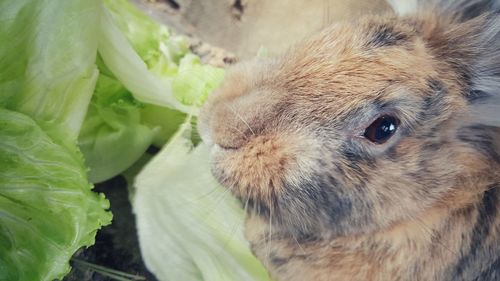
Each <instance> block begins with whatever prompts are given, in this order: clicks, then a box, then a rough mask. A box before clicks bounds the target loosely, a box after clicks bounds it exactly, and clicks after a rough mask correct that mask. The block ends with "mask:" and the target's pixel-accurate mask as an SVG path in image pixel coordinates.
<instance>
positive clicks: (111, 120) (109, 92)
mask: <svg viewBox="0 0 500 281" xmlns="http://www.w3.org/2000/svg"><path fill="white" fill-rule="evenodd" d="M100 69H102V70H101V74H100V75H99V79H98V81H97V85H96V89H95V92H94V95H93V97H92V100H91V103H90V106H89V110H88V112H87V116H86V118H85V122H84V124H83V127H82V129H81V131H80V135H79V137H78V144H79V146H80V149H81V151H82V153H83V154H84V156H85V163H86V164H87V166H88V167H90V171H89V179H90V181H91V182H94V183H97V182H102V181H104V180H107V179H110V178H112V177H114V176H116V175H118V174H120V173H121V172H123V171H124V170H125V169H127V168H128V167H129V166H131V165H132V164H133V163H134V162H135V161H137V159H139V157H141V155H142V154H143V153H144V152H145V151H146V150H147V148H148V147H149V146H150V145H151V143H152V142H153V138H154V136H155V135H156V132H157V131H158V130H159V128H154V127H150V126H146V125H144V124H142V122H141V110H142V108H143V107H144V106H143V105H142V104H141V103H139V102H138V101H137V100H135V99H134V98H133V97H132V95H131V94H130V92H129V91H128V90H127V89H126V88H125V87H124V86H123V85H122V84H121V83H120V82H119V81H118V80H116V79H115V78H114V77H113V76H112V74H107V71H106V69H105V68H104V67H103V66H100Z"/></svg>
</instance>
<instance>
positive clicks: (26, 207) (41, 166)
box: [0, 0, 111, 281]
mask: <svg viewBox="0 0 500 281" xmlns="http://www.w3.org/2000/svg"><path fill="white" fill-rule="evenodd" d="M101 9H102V8H101V5H100V2H99V1H97V0H79V1H78V0H74V1H51V0H16V1H14V0H9V1H0V23H1V24H0V44H1V47H0V58H1V59H0V280H9V281H10V280H54V279H56V278H62V276H64V274H65V273H66V272H68V270H69V265H68V261H69V259H70V257H71V256H72V255H73V253H74V252H75V251H76V250H77V249H78V248H80V247H82V246H88V245H91V244H93V241H94V236H95V233H96V231H97V229H99V228H100V227H101V226H102V225H106V224H108V223H109V222H110V220H111V214H110V213H108V212H106V211H105V209H107V207H108V202H107V201H106V200H105V199H104V198H103V197H102V196H101V195H98V194H95V193H93V192H92V191H91V188H92V186H91V184H90V183H89V182H88V180H87V168H86V167H85V166H84V164H83V163H84V162H83V158H82V155H81V153H80V152H79V150H78V148H77V146H76V140H77V136H78V134H79V132H80V128H81V126H82V122H83V119H84V116H85V115H86V112H87V108H88V105H89V101H90V99H91V96H92V93H93V91H94V87H95V83H96V80H97V77H98V71H97V67H96V65H95V60H96V54H97V46H98V39H99V22H100V15H101Z"/></svg>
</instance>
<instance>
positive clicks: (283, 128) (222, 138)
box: [198, 0, 500, 281]
mask: <svg viewBox="0 0 500 281" xmlns="http://www.w3.org/2000/svg"><path fill="white" fill-rule="evenodd" d="M393 2H394V3H396V4H395V5H397V2H398V1H393ZM399 2H401V1H399ZM394 3H393V4H394ZM415 3H416V6H417V10H416V11H414V12H413V13H408V11H404V10H405V9H404V8H401V7H399V8H398V7H396V6H395V8H394V10H396V11H400V12H401V11H403V12H401V14H395V13H391V14H387V15H383V16H380V15H378V16H377V15H367V16H365V17H362V18H359V19H356V20H353V21H351V22H344V23H333V24H331V25H329V26H327V27H325V28H323V29H322V30H319V31H318V32H317V33H314V34H311V35H310V36H309V37H308V38H306V39H304V40H303V41H301V42H299V43H297V44H296V45H294V46H292V47H290V49H289V50H287V51H286V52H285V53H283V54H282V55H280V56H276V57H267V58H255V59H253V60H251V61H248V62H241V63H239V64H236V65H235V66H234V67H233V68H232V69H230V70H229V71H228V72H227V74H226V77H225V79H224V81H223V83H222V84H221V85H220V87H219V88H218V89H217V90H216V91H215V92H214V93H213V94H212V95H211V96H210V97H209V98H208V100H207V101H206V103H205V105H204V106H203V108H202V109H201V112H200V115H199V122H198V130H199V133H200V136H201V138H202V139H203V141H204V142H205V143H206V144H207V145H208V146H209V147H210V158H211V168H212V173H213V174H214V176H215V177H216V179H217V180H218V181H219V182H220V183H221V184H222V185H223V186H225V187H226V188H228V189H229V190H231V192H232V194H233V195H234V196H236V197H237V198H239V199H240V201H241V203H242V206H243V207H244V208H245V210H246V213H247V214H246V221H245V237H246V239H247V240H248V241H249V243H250V245H251V249H252V251H253V253H254V254H255V255H256V256H257V257H258V258H259V259H260V260H261V261H262V263H263V264H264V266H265V267H266V268H267V269H268V271H269V273H270V276H271V277H272V278H274V279H275V280H278V281H284V280H287V281H299V280H301V281H302V280H314V281H326V280H340V281H368V280H377V281H393V280H424V281H427V280H429V281H430V280H436V281H437V280H439V281H442V280H450V281H452V280H453V281H457V280H464V281H470V280H483V281H484V280H500V173H499V169H500V17H499V16H498V15H497V13H496V10H495V9H496V7H498V6H499V5H498V4H497V3H496V2H495V1H445V0H443V1H437V2H436V1H435V2H432V1H417V2H415Z"/></svg>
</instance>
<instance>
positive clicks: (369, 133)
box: [365, 115, 399, 144]
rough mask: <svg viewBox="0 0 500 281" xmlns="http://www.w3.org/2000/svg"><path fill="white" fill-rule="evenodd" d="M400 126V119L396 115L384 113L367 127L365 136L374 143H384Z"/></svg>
mask: <svg viewBox="0 0 500 281" xmlns="http://www.w3.org/2000/svg"><path fill="white" fill-rule="evenodd" d="M398 126H399V120H398V119H397V118H396V117H393V116H389V115H383V116H381V117H379V118H377V120H375V121H374V122H373V123H372V124H371V125H370V126H368V128H366V130H365V137H366V138H367V139H369V140H370V141H372V142H374V143H378V144H382V143H384V142H386V141H387V140H389V139H390V138H391V137H392V135H394V133H395V132H396V129H397V128H398Z"/></svg>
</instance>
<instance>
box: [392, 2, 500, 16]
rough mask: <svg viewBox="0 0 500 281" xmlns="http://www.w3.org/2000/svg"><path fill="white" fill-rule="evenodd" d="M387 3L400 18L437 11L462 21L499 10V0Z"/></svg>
mask: <svg viewBox="0 0 500 281" xmlns="http://www.w3.org/2000/svg"><path fill="white" fill-rule="evenodd" d="M387 3H388V4H389V5H390V6H391V7H392V9H393V10H394V12H396V14H398V15H400V16H402V15H408V14H412V13H416V12H419V11H421V10H423V11H425V10H427V9H438V10H439V11H441V12H442V13H447V14H452V15H455V16H458V17H459V18H461V19H463V20H467V19H471V18H474V17H477V16H479V15H480V14H482V13H484V12H493V11H499V10H500V0H406V1H405V0H387Z"/></svg>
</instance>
